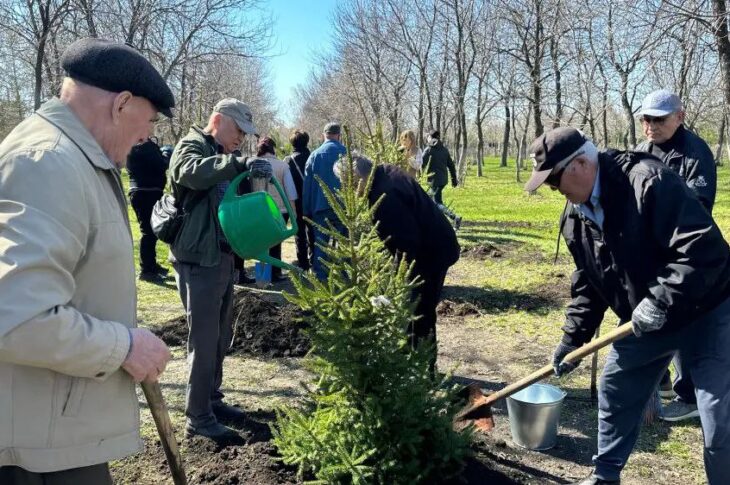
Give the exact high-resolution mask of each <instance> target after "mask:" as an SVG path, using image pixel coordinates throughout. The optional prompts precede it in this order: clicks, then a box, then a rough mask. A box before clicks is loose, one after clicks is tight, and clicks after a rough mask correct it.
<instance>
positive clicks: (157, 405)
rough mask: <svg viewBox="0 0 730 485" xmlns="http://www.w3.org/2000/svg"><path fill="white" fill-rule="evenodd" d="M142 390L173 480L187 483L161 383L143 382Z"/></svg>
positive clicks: (180, 483)
mask: <svg viewBox="0 0 730 485" xmlns="http://www.w3.org/2000/svg"><path fill="white" fill-rule="evenodd" d="M142 391H143V392H144V397H145V399H147V404H148V405H149V407H150V413H152V418H153V419H154V420H155V425H156V426H157V432H158V433H159V435H160V442H161V443H162V448H163V449H164V450H165V456H166V457H167V464H168V466H169V467H170V473H172V481H173V483H174V484H175V485H187V483H188V480H187V478H186V477H185V470H184V469H183V464H182V456H180V450H179V449H178V447H177V441H175V433H174V431H173V429H172V423H171V422H170V414H169V413H168V412H167V406H166V405H165V399H164V398H163V397H162V390H161V389H160V383H159V382H153V383H151V384H149V383H147V382H143V383H142Z"/></svg>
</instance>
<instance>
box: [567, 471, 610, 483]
mask: <svg viewBox="0 0 730 485" xmlns="http://www.w3.org/2000/svg"><path fill="white" fill-rule="evenodd" d="M570 485H621V480H603V479H601V478H598V477H596V476H594V475H593V474H592V473H591V474H590V475H589V476H587V477H586V478H584V479H583V480H581V481H579V482H573V483H571V484H570Z"/></svg>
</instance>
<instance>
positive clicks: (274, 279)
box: [271, 274, 289, 283]
mask: <svg viewBox="0 0 730 485" xmlns="http://www.w3.org/2000/svg"><path fill="white" fill-rule="evenodd" d="M288 279H289V278H288V277H287V276H284V275H280V274H278V275H273V276H271V282H272V283H281V282H282V281H286V280H288Z"/></svg>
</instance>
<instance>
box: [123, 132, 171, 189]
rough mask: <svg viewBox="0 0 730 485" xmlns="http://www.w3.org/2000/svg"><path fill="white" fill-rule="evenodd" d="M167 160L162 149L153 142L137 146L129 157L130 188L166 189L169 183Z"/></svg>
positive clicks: (148, 141) (149, 141)
mask: <svg viewBox="0 0 730 485" xmlns="http://www.w3.org/2000/svg"><path fill="white" fill-rule="evenodd" d="M168 163H169V162H168V161H167V159H166V158H165V157H164V156H162V153H161V152H160V147H159V145H157V143H155V142H154V141H152V140H147V141H146V142H144V143H141V144H139V145H135V146H134V147H133V148H132V151H130V152H129V155H128V156H127V172H128V173H129V188H130V190H132V191H134V190H136V189H160V190H164V189H165V184H166V183H167V175H166V171H167V165H168Z"/></svg>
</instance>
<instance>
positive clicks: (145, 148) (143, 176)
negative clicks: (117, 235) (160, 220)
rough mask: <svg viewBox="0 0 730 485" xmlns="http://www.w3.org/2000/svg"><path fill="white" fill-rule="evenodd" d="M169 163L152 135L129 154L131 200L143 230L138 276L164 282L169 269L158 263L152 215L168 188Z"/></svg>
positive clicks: (141, 230)
mask: <svg viewBox="0 0 730 485" xmlns="http://www.w3.org/2000/svg"><path fill="white" fill-rule="evenodd" d="M168 164H169V159H166V158H165V157H164V156H163V155H162V152H161V151H160V147H159V145H158V144H157V142H156V141H155V140H154V139H152V138H150V139H148V140H147V141H146V142H144V143H141V144H139V145H136V146H135V147H134V148H132V151H131V152H130V153H129V155H128V156H127V172H128V173H129V200H130V202H131V204H132V208H133V209H134V213H135V214H136V215H137V222H138V223H139V230H140V232H141V233H142V236H141V237H140V240H139V264H140V273H139V279H140V280H143V281H150V282H162V281H163V279H164V277H165V276H166V275H167V270H166V269H165V268H163V267H162V266H160V265H159V264H158V263H157V258H156V246H157V237H156V236H155V233H154V232H152V226H151V225H150V217H151V216H152V208H153V207H154V205H155V203H156V202H157V201H158V200H160V198H162V192H163V191H164V190H165V183H166V182H167V175H166V171H167V166H168Z"/></svg>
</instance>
